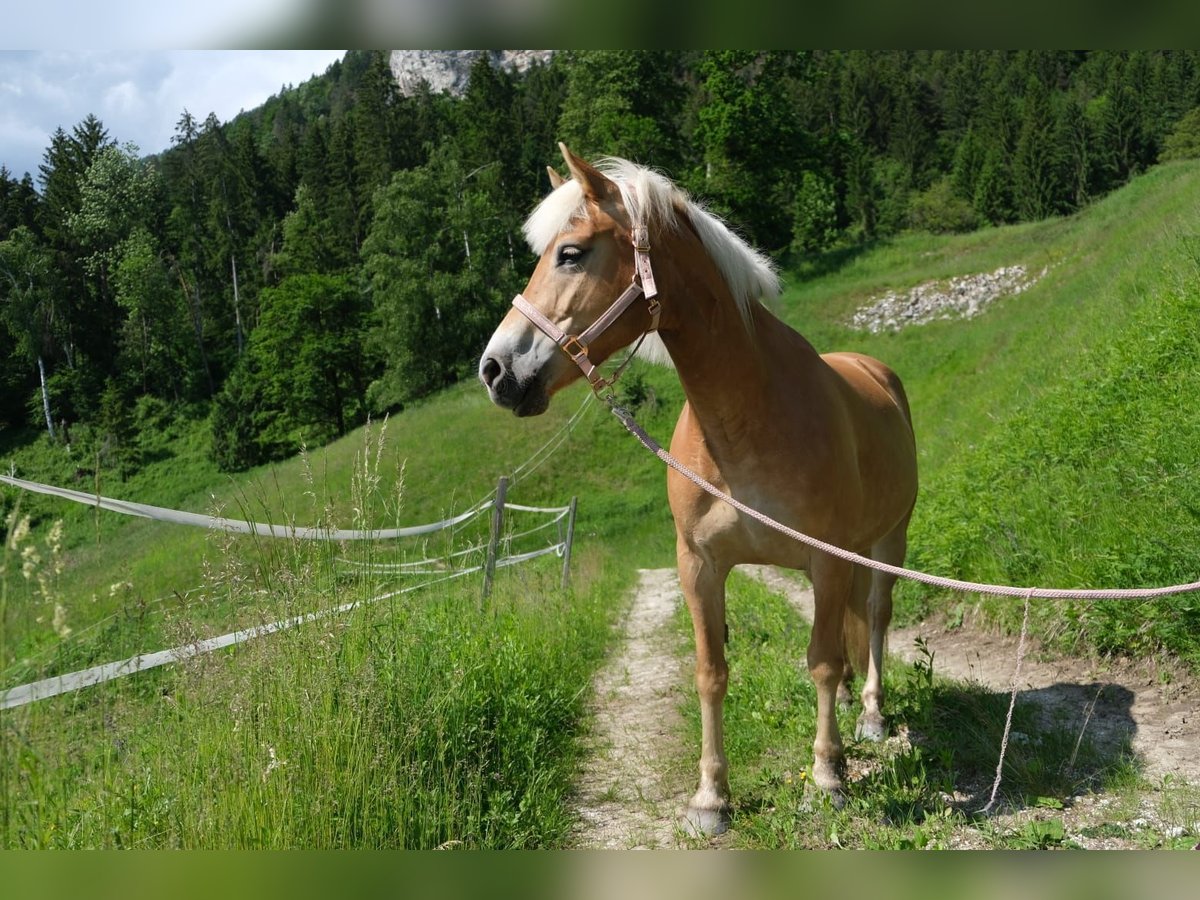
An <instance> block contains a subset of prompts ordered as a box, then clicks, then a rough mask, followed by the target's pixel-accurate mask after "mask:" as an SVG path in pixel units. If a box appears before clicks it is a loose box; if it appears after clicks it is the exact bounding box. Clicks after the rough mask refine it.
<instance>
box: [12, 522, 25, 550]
mask: <svg viewBox="0 0 1200 900" xmlns="http://www.w3.org/2000/svg"><path fill="white" fill-rule="evenodd" d="M28 534H29V516H25V517H24V518H23V519H21V521H20V522H18V523H17V526H16V527H15V528H14V529H13V530H12V535H11V536H10V537H9V539H8V546H9V547H11V548H12V549H13V550H16V549H17V545H18V544H20V543H21V541H23V540H25V538H26V536H27V535H28Z"/></svg>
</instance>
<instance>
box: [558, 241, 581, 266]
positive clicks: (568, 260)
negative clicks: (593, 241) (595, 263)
mask: <svg viewBox="0 0 1200 900" xmlns="http://www.w3.org/2000/svg"><path fill="white" fill-rule="evenodd" d="M585 252H586V251H585V250H584V249H583V248H582V247H580V246H579V245H577V244H563V245H562V246H561V247H559V248H558V265H560V266H569V265H572V264H577V263H578V262H579V261H580V260H581V259H583V255H584V253H585Z"/></svg>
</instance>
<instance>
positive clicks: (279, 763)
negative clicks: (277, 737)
mask: <svg viewBox="0 0 1200 900" xmlns="http://www.w3.org/2000/svg"><path fill="white" fill-rule="evenodd" d="M267 755H268V756H269V757H271V760H270V762H268V763H267V767H266V768H265V769H263V773H262V780H263V781H266V780H267V776H268V775H270V774H271V773H272V772H274V771H275V770H276V769H281V768H283V767H284V766H286V765H287V760H286V759H280V758H279V757H277V756H276V755H275V748H274V747H272V746H270V745H268V746H267Z"/></svg>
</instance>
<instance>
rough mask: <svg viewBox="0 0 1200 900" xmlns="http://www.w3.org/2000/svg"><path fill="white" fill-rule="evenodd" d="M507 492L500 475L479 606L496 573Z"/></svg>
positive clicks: (488, 594) (503, 478)
mask: <svg viewBox="0 0 1200 900" xmlns="http://www.w3.org/2000/svg"><path fill="white" fill-rule="evenodd" d="M507 494H508V478H506V477H505V476H503V475H501V476H500V480H499V481H498V482H497V483H496V499H495V501H493V503H492V531H491V535H490V536H489V537H488V548H487V559H486V560H485V561H484V564H483V594H482V596H481V597H480V598H479V608H480V610H482V609H483V604H484V603H486V602H487V599H488V597H490V596H491V595H492V579H493V578H494V577H495V575H496V551H497V549H498V548H499V545H500V532H501V531H503V529H504V499H505V497H506V495H507Z"/></svg>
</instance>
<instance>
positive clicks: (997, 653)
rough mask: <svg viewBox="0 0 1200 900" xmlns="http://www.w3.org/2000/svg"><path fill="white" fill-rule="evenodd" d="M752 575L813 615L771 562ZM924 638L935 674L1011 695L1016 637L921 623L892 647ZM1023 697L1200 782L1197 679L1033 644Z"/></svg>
mask: <svg viewBox="0 0 1200 900" xmlns="http://www.w3.org/2000/svg"><path fill="white" fill-rule="evenodd" d="M747 573H748V574H750V575H752V576H754V577H756V578H759V579H760V580H762V581H763V582H765V583H766V584H767V585H769V586H770V587H771V588H773V589H774V590H777V591H779V592H780V593H782V594H784V595H785V596H787V597H788V598H789V599H790V600H792V602H793V603H794V604H796V606H797V607H798V608H799V609H800V611H801V613H802V614H803V615H805V617H806V618H808V619H809V621H811V620H812V608H813V598H812V589H811V588H809V587H807V586H806V585H803V584H801V583H800V582H798V581H795V580H793V579H792V578H789V577H788V576H786V575H784V574H782V573H781V572H779V571H777V570H775V569H773V568H770V567H766V566H753V567H747ZM918 638H920V639H923V641H924V642H925V645H926V646H927V647H928V648H929V649H930V650H932V651H933V653H934V672H935V673H937V674H940V675H945V676H948V677H950V678H955V679H958V680H960V681H974V682H977V683H979V684H982V685H984V686H986V687H989V688H992V689H994V690H997V691H1003V692H1005V693H1007V692H1008V691H1010V690H1011V689H1012V674H1013V667H1014V666H1015V665H1016V660H1017V638H1016V637H1011V636H1007V635H996V634H988V633H986V632H982V631H980V630H978V629H975V628H971V627H960V628H954V629H947V628H944V627H942V626H941V625H940V624H939V623H937V622H922V623H920V624H919V625H914V626H912V627H910V628H900V629H895V630H893V631H892V632H891V633H890V635H889V637H888V644H889V650H890V652H891V653H892V654H893V655H895V656H899V657H900V658H901V659H903V660H904V661H905V662H912V661H914V660H916V659H917V658H918V656H919V654H920V651H919V649H918V647H917V639H918ZM1017 696H1018V702H1021V701H1024V702H1028V703H1033V704H1035V705H1036V706H1037V707H1038V708H1039V709H1040V710H1041V711H1042V713H1043V715H1044V716H1046V718H1047V721H1054V722H1057V723H1058V724H1060V725H1062V726H1064V727H1066V728H1069V729H1078V728H1081V727H1083V725H1084V722H1085V719H1086V721H1087V730H1088V734H1089V735H1090V736H1091V738H1092V740H1093V741H1096V742H1097V743H1098V744H1099V745H1100V746H1101V747H1112V748H1114V749H1116V748H1118V747H1120V746H1121V744H1122V743H1123V741H1125V740H1126V739H1128V740H1129V742H1130V744H1131V746H1132V747H1133V750H1134V752H1135V753H1137V755H1138V757H1139V758H1140V759H1141V762H1142V765H1143V771H1144V773H1145V774H1146V775H1147V776H1148V777H1150V778H1152V779H1154V778H1162V777H1164V776H1167V775H1170V776H1171V777H1172V778H1175V779H1179V780H1184V781H1188V782H1190V783H1192V784H1200V752H1198V749H1200V710H1198V709H1197V703H1198V701H1200V696H1197V691H1196V687H1195V685H1194V684H1193V683H1192V682H1191V681H1190V680H1187V679H1183V678H1177V679H1169V680H1167V682H1166V683H1163V679H1162V673H1160V672H1157V671H1155V670H1154V669H1153V667H1152V665H1151V664H1141V665H1135V664H1122V663H1104V664H1103V665H1101V663H1099V662H1097V661H1095V660H1086V659H1070V658H1067V659H1048V658H1045V657H1042V656H1041V655H1040V654H1039V652H1038V648H1037V646H1036V644H1034V645H1031V646H1030V647H1029V648H1028V650H1027V652H1026V655H1025V661H1024V663H1023V664H1022V666H1021V678H1020V682H1019V684H1018V695H1017ZM1093 704H1094V707H1093ZM1089 709H1090V715H1089Z"/></svg>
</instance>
